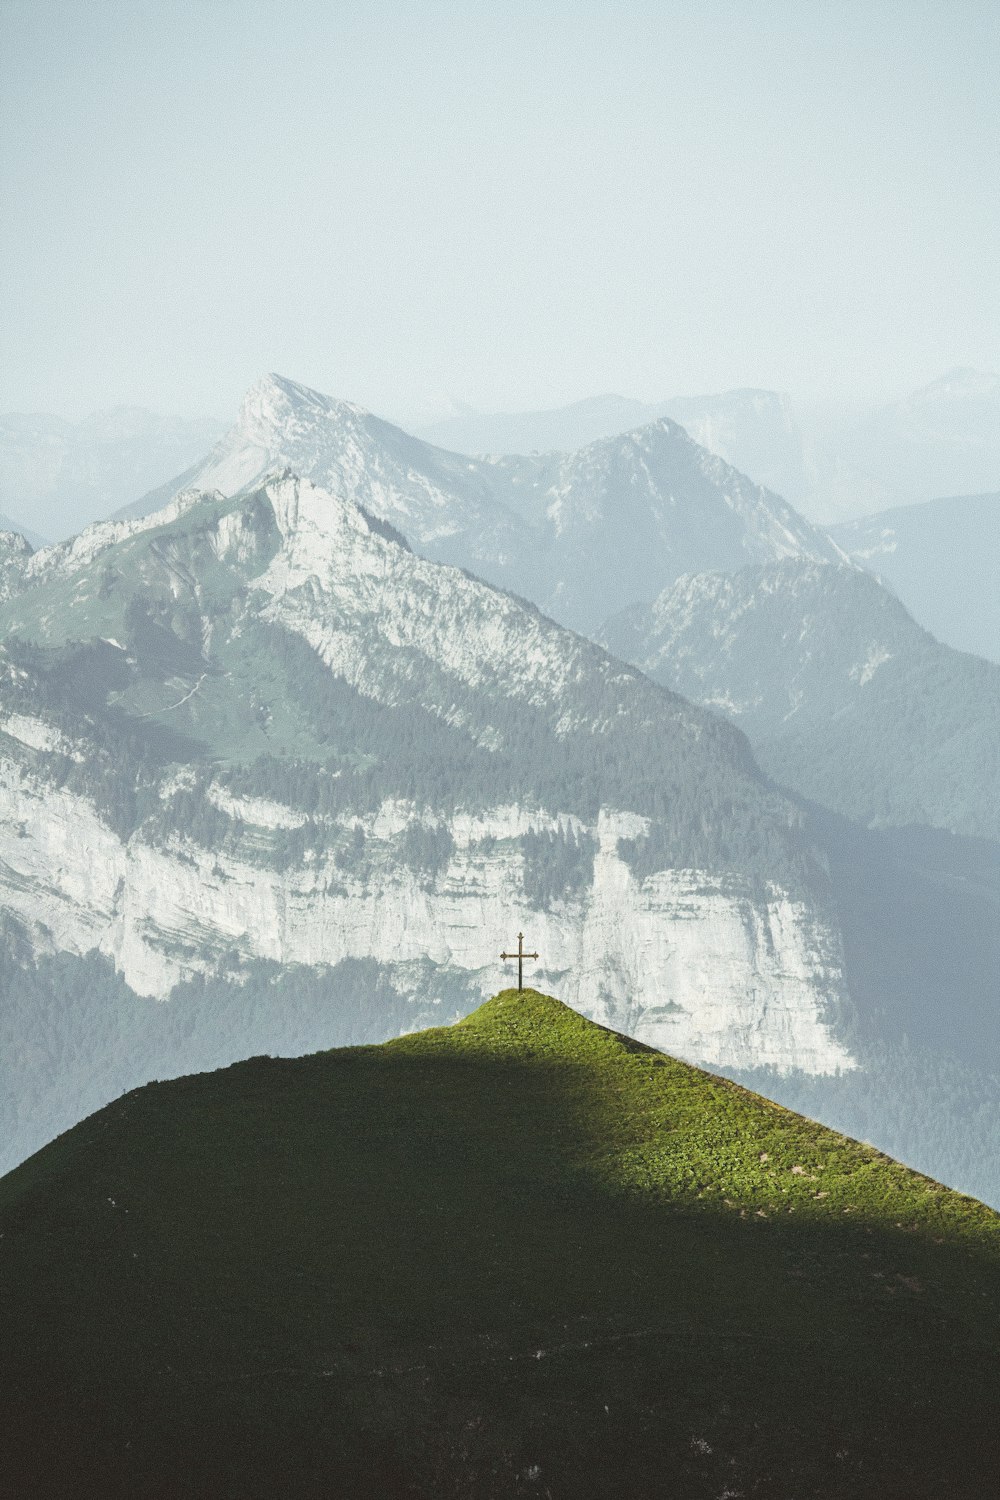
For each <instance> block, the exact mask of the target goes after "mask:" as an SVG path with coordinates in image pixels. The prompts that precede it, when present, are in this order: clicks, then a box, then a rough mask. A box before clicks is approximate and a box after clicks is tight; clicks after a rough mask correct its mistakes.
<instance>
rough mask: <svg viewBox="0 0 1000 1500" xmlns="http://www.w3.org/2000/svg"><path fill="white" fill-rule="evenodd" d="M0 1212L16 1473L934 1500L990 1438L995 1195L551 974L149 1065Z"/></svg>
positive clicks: (276, 1484)
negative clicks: (731, 1073)
mask: <svg viewBox="0 0 1000 1500" xmlns="http://www.w3.org/2000/svg"><path fill="white" fill-rule="evenodd" d="M0 1233H2V1239H0V1278H2V1295H3V1298H4V1306H5V1336H4V1340H3V1343H2V1347H0V1361H2V1363H3V1366H4V1375H5V1377H6V1378H5V1388H6V1390H7V1391H8V1393H9V1394H8V1404H7V1413H6V1424H5V1425H6V1434H5V1441H6V1447H7V1458H8V1463H14V1464H16V1465H19V1466H22V1467H23V1469H24V1472H25V1473H26V1474H28V1475H29V1476H30V1487H29V1488H28V1489H27V1490H25V1491H24V1492H26V1493H32V1494H36V1495H45V1494H80V1493H94V1494H101V1495H129V1496H137V1495H138V1496H154V1495H156V1496H161V1495H170V1496H179V1495H192V1496H194V1495H198V1496H203V1495H212V1496H233V1497H236V1496H241V1497H243V1496H261V1497H263V1496H268V1497H270V1496H274V1495H278V1494H282V1495H309V1496H320V1495H323V1496H331V1495H337V1496H341V1495H342V1496H352V1497H354V1496H362V1495H364V1496H367V1495H372V1496H375V1495H379V1496H385V1495H411V1496H428V1497H430V1496H435V1497H436V1496H441V1495H452V1496H463V1497H464V1496H484V1497H486V1496H490V1497H493V1496H495V1497H500V1496H504V1497H507V1496H513V1495H537V1496H540V1497H544V1496H546V1495H548V1496H552V1497H563V1496H565V1497H572V1500H588V1497H594V1500H596V1497H599V1496H600V1497H605V1496H610V1495H619V1494H623V1495H628V1496H650V1497H652V1496H673V1495H676V1496H683V1497H685V1500H687V1497H691V1500H700V1497H706V1500H707V1497H712V1500H718V1497H719V1496H720V1495H723V1494H727V1495H729V1496H774V1497H787V1500H793V1497H799V1496H827V1495H829V1496H843V1497H845V1500H846V1497H857V1496H872V1497H875V1496H878V1497H880V1500H882V1497H899V1500H903V1497H906V1500H914V1497H921V1496H927V1497H930V1496H936V1497H939V1496H944V1495H947V1496H949V1497H963V1496H969V1497H972V1496H974V1495H975V1496H982V1495H985V1494H987V1493H990V1492H991V1488H990V1487H991V1485H992V1483H993V1480H994V1479H995V1475H996V1472H997V1464H998V1461H1000V1446H998V1434H997V1424H996V1421H995V1415H996V1410H997V1404H998V1397H1000V1376H998V1368H1000V1367H998V1361H997V1359H996V1355H997V1343H998V1339H997V1331H998V1324H1000V1277H998V1274H997V1273H998V1269H1000V1220H998V1218H997V1216H996V1215H995V1214H993V1213H991V1212H990V1211H989V1210H987V1209H985V1208H984V1207H983V1206H982V1205H981V1204H977V1203H975V1202H974V1201H973V1200H970V1199H966V1198H962V1197H961V1196H960V1195H958V1194H955V1193H953V1192H950V1191H948V1190H947V1189H945V1188H942V1187H941V1186H939V1185H938V1184H936V1183H934V1182H932V1181H930V1180H929V1179H927V1178H923V1177H920V1176H919V1175H917V1174H915V1173H913V1172H910V1171H908V1170H907V1169H906V1168H904V1167H901V1166H899V1165H898V1164H896V1163H894V1162H892V1161H889V1160H888V1159H886V1158H885V1157H883V1156H881V1155H879V1153H877V1152H875V1151H874V1150H871V1149H870V1148H868V1147H865V1146H861V1145H858V1144H857V1143H855V1142H852V1141H849V1140H847V1139H846V1138H844V1137H842V1136H838V1135H836V1134H834V1133H833V1132H831V1131H829V1130H826V1129H824V1128H822V1127H821V1126H819V1125H816V1124H814V1123H813V1122H811V1121H808V1120H805V1119H803V1118H801V1117H799V1116H796V1115H793V1114H790V1113H789V1112H788V1111H787V1110H785V1109H783V1108H781V1107H780V1106H778V1105H773V1104H770V1103H768V1102H767V1101H765V1100H763V1099H760V1098H759V1097H757V1096H755V1095H753V1094H750V1093H748V1092H746V1091H745V1090H743V1089H741V1088H739V1087H738V1086H737V1085H735V1084H733V1083H730V1082H728V1081H727V1080H724V1079H720V1078H715V1077H712V1076H711V1075H708V1074H706V1073H703V1072H701V1071H699V1070H698V1069H695V1068H692V1067H689V1066H687V1065H685V1064H682V1063H680V1062H677V1061H675V1060H673V1059H671V1058H668V1057H665V1056H663V1055H662V1054H659V1053H655V1052H653V1051H651V1050H649V1049H648V1048H645V1047H643V1046H641V1045H640V1044H638V1043H636V1042H634V1041H631V1040H629V1039H626V1038H623V1037H620V1036H617V1035H616V1034H614V1033H612V1032H608V1031H606V1030H603V1029H602V1028H600V1027H597V1026H594V1025H593V1024H592V1023H590V1022H588V1021H586V1020H584V1019H583V1018H581V1017H580V1016H578V1015H576V1014H575V1013H574V1012H573V1011H571V1010H569V1009H567V1008H566V1007H565V1006H562V1005H560V1004H559V1002H558V1001H556V1000H553V999H551V998H550V997H547V996H544V995H540V994H538V993H536V992H534V991H526V992H525V993H524V994H523V995H519V994H518V993H517V992H516V991H505V992H503V993H502V994H501V995H499V996H497V997H496V998H495V999H494V1000H493V1001H490V1002H489V1003H488V1004H486V1005H485V1006H482V1007H481V1008H480V1009H479V1010H478V1011H477V1012H475V1013H474V1014H473V1015H471V1016H470V1017H468V1018H467V1019H466V1020H464V1021H462V1022H459V1023H458V1024H456V1025H454V1026H451V1027H447V1028H442V1029H437V1030H432V1031H427V1032H423V1033H419V1034H416V1035H412V1036H407V1037H402V1038H400V1039H398V1040H396V1041H393V1042H390V1043H386V1044H384V1045H382V1046H378V1047H359V1048H350V1049H346V1050H343V1051H339V1052H332V1053H320V1054H316V1055H314V1056H312V1057H308V1058H302V1059H299V1060H297V1061H294V1062H291V1061H278V1060H272V1059H266V1058H258V1059H254V1060H252V1061H250V1062H247V1063H241V1064H237V1065H236V1066H234V1067H231V1068H229V1069H227V1070H225V1071H224V1072H221V1073H217V1074H207V1075H201V1076H198V1077H192V1078H186V1079H181V1080H179V1081H177V1082H175V1083H171V1084H161V1085H153V1086H149V1087H147V1088H144V1089H141V1090H138V1091H137V1092H135V1093H133V1094H130V1095H127V1096H125V1097H124V1098H123V1099H121V1100H119V1101H118V1102H117V1103H115V1104H113V1105H111V1106H109V1107H108V1108H107V1109H105V1110H102V1111H101V1112H100V1113H99V1114H97V1115H94V1116H92V1117H91V1118H90V1119H89V1120H87V1121H85V1122H84V1123H83V1124H82V1125H80V1126H78V1127H76V1128H75V1129H74V1130H72V1131H70V1132H69V1133H68V1134H67V1135H65V1136H63V1137H61V1138H60V1139H59V1140H57V1141H55V1142H54V1143H53V1144H52V1145H50V1146H48V1147H46V1148H45V1149H44V1150H43V1151H41V1152H39V1153H38V1154H37V1155H36V1156H35V1157H33V1158H32V1159H31V1160H30V1161H28V1162H26V1163H25V1164H24V1165H23V1166H22V1167H20V1168H18V1169H17V1170H16V1171H15V1172H13V1173H11V1174H10V1175H9V1176H8V1177H7V1178H5V1179H4V1180H3V1181H2V1182H0ZM8 1472H10V1470H8Z"/></svg>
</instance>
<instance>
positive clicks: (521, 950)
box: [500, 932, 538, 990]
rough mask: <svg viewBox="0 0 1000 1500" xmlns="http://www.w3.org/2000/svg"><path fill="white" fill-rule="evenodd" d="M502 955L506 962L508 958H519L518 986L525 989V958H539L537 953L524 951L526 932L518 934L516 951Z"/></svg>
mask: <svg viewBox="0 0 1000 1500" xmlns="http://www.w3.org/2000/svg"><path fill="white" fill-rule="evenodd" d="M500 957H501V958H502V959H503V961H504V963H506V962H507V960H508V959H511V958H516V959H517V987H518V989H519V990H523V989H524V960H525V959H526V958H537V957H538V954H537V953H525V951H524V933H523V932H519V933H518V935H517V952H516V953H501V955H500Z"/></svg>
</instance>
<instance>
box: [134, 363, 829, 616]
mask: <svg viewBox="0 0 1000 1500" xmlns="http://www.w3.org/2000/svg"><path fill="white" fill-rule="evenodd" d="M286 467H287V468H289V469H291V470H292V471H293V472H295V473H297V474H300V475H302V476H304V477H306V478H309V479H312V480H313V481H314V482H315V483H317V484H320V485H322V486H323V487H324V488H326V489H329V490H330V491H331V492H332V493H334V494H336V495H339V496H342V497H344V498H349V499H353V500H355V501H357V502H358V503H359V504H361V505H363V506H364V507H365V508H366V510H368V511H370V512H371V513H372V514H374V515H377V516H379V517H381V518H382V519H383V520H385V521H387V522H388V523H389V524H391V525H392V526H394V527H396V528H398V530H400V531H401V532H402V533H403V534H404V535H405V536H406V538H407V540H408V541H409V542H410V543H411V545H412V546H414V547H415V548H417V549H418V550H419V551H420V552H422V553H423V554H424V555H426V556H428V557H431V558H434V559H435V560H437V561H442V562H449V563H457V564H459V565H460V566H463V567H468V568H470V569H472V570H473V571H474V572H476V573H477V574H478V575H479V576H481V577H483V578H485V579H487V580H488V581H489V582H491V583H494V584H496V585H498V586H499V587H501V588H510V589H513V590H515V591H516V592H518V593H519V594H523V595H526V596H527V597H528V598H530V599H532V600H534V602H535V603H536V604H538V605H539V606H540V607H542V608H543V609H545V610H546V611H547V612H548V613H550V614H552V615H553V617H554V618H556V619H558V620H559V621H560V622H561V623H562V624H565V625H569V626H570V627H571V628H573V629H578V630H583V631H588V630H592V629H595V628H596V627H597V626H598V625H599V624H600V623H601V621H602V620H603V619H604V618H605V617H606V616H607V615H608V613H610V611H611V610H612V609H613V608H615V607H616V606H619V607H620V606H621V605H622V604H623V603H629V602H633V601H637V600H641V599H644V598H645V599H648V598H651V597H652V596H653V595H654V594H655V593H657V592H659V590H660V589H661V588H662V587H663V586H664V584H665V583H667V582H669V581H672V580H673V579H674V578H676V577H678V576H679V575H680V574H682V573H684V572H690V571H693V570H695V569H698V570H704V569H706V568H721V569H729V568H734V567H739V566H741V565H743V564H745V563H747V562H751V561H765V560H766V561H770V560H773V559H774V558H776V557H785V556H789V555H792V556H805V557H810V558H817V559H820V558H822V559H831V558H837V559H839V558H840V556H841V554H840V552H839V550H838V549H837V547H836V546H835V544H834V543H832V542H831V541H830V539H829V537H827V536H826V534H825V533H824V532H821V531H819V530H817V529H816V528H815V527H813V526H811V525H810V524H809V523H808V522H807V521H805V520H803V518H802V517H801V516H799V515H798V514H797V513H796V512H795V511H794V510H793V509H792V507H791V506H789V505H788V504H787V503H786V502H785V501H783V500H781V499H780V498H779V497H778V496H777V495H773V494H771V493H769V492H768V491H767V490H764V489H762V488H761V487H760V486H759V485H756V484H754V483H753V482H752V481H750V480H748V479H746V478H745V477H744V476H743V475H741V474H739V473H738V472H737V471H736V470H734V469H732V468H731V467H730V466H729V465H727V464H725V463H724V462H723V461H721V460H720V459H718V458H715V457H713V456H712V455H711V454H709V453H708V452H706V451H705V450H704V449H702V448H700V447H699V446H698V445H697V444H696V443H694V442H693V441H692V440H691V439H690V438H689V437H688V435H687V434H686V433H685V432H684V430H683V429H682V428H680V427H679V426H677V424H676V423H673V422H671V421H669V419H666V418H664V419H661V420H659V421H657V422H654V423H653V424H652V425H649V426H646V427H642V428H639V429H637V430H635V431H633V432H630V433H627V434H625V435H622V436H618V437H613V438H608V439H604V440H601V441H598V442H595V443H592V444H590V445H588V446H587V447H584V448H581V449H579V450H578V451H577V452H575V453H571V454H558V453H556V454H542V455H536V456H533V457H522V456H517V455H513V456H507V457H503V458H497V459H469V458H467V457H465V456H463V455H459V454H456V453H448V452H445V451H444V450H443V449H439V448H433V447H431V446H430V445H429V444H427V443H423V442H421V441H420V440H419V439H417V438H413V437H410V436H408V435H407V434H406V433H404V432H403V431H402V430H401V429H399V428H396V427H392V426H391V425H390V424H389V423H387V422H383V421H382V420H381V419H380V418H378V417H374V416H372V415H371V414H370V413H368V412H365V411H364V410H363V409H362V408H360V407H357V406H354V405H352V404H350V403H348V402H343V401H336V400H334V399H332V398H331V397H328V396H322V395H320V394H318V393H317V392H315V391H310V390H308V389H307V388H306V387H304V386H300V385H296V384H295V383H294V382H293V381H289V380H286V379H284V378H282V377H279V376H275V375H271V376H268V377H266V378H265V379H263V380H262V381H260V382H258V384H257V385H256V386H255V387H254V388H253V389H252V390H251V391H250V392H249V393H248V395H247V397H246V398H245V400H244V403H243V407H242V409H241V413H240V419H239V422H238V423H237V425H236V426H235V427H234V428H233V429H232V431H231V432H230V433H228V434H227V435H226V437H225V438H224V439H223V440H222V441H221V442H220V443H219V444H218V445H217V446H216V448H215V449H214V450H213V452H212V453H211V454H210V455H209V456H208V457H207V458H206V459H205V460H204V462H203V463H201V464H200V465H196V466H195V467H194V468H193V469H190V470H188V471H187V472H186V473H185V474H184V475H182V476H181V477H180V479H179V480H178V481H177V482H176V484H175V486H173V487H170V486H165V487H162V488H161V489H159V490H157V491H156V492H155V493H154V494H152V495H150V496H148V497H146V498H145V499H144V500H142V501H139V502H137V503H136V504H134V505H133V506H130V507H128V508H127V510H126V511H125V512H123V513H122V514H123V515H129V516H140V515H142V514H145V513H146V512H147V511H148V510H151V509H153V508H156V507H159V506H162V505H163V504H166V503H168V502H169V501H170V500H171V499H173V498H175V496H176V495H177V494H180V493H182V492H183V490H184V489H186V488H191V487H194V488H197V489H200V490H206V491H213V490H219V491H221V492H222V493H223V494H226V495H231V494H233V493H235V492H236V491H238V490H239V489H241V488H243V487H245V486H247V485H250V484H252V483H256V482H259V481H260V480H261V479H262V478H263V477H264V476H265V475H266V474H268V473H270V472H273V471H274V470H275V469H281V468H286Z"/></svg>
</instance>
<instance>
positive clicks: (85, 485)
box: [0, 406, 223, 539]
mask: <svg viewBox="0 0 1000 1500" xmlns="http://www.w3.org/2000/svg"><path fill="white" fill-rule="evenodd" d="M222 431H223V424H222V423H220V422H217V421H215V420H214V419H211V418H205V417H198V418H194V419H185V418H181V417H164V416H159V415H158V414H156V413H154V412H150V411H146V410H145V409H143V408H141V407H124V406H123V407H118V408H116V409H115V410H114V411H106V412H95V413H94V414H92V415H91V416H89V417H85V418H84V419H83V420H82V421H80V422H68V421H65V420H64V419H62V418H60V417H53V416H47V415H41V414H28V415H25V414H22V413H17V412H12V413H7V414H4V415H0V506H2V508H3V510H5V511H7V512H8V513H9V514H11V515H13V516H16V517H23V518H25V519H30V522H31V523H32V524H33V525H37V526H38V527H39V529H40V530H41V531H42V532H44V534H45V535H46V536H50V537H55V538H57V539H59V538H62V537H66V536H72V535H75V534H76V533H77V532H79V531H81V530H82V529H83V528H84V527H85V526H87V525H89V524H90V523H91V522H93V521H96V520H102V519H103V518H104V517H105V516H107V515H108V514H109V513H110V512H111V511H113V510H115V509H117V508H118V507H119V506H121V505H123V504H125V503H126V501H129V500H131V499H134V497H135V496H136V495H137V494H141V493H142V492H143V491H144V490H148V489H149V488H150V487H151V486H152V485H154V484H157V483H162V482H163V481H164V480H166V479H167V478H169V476H170V475H171V474H176V473H177V472H178V470H179V469H183V468H187V467H188V465H190V464H191V463H193V462H194V460H195V459H196V458H197V457H198V456H199V454H201V453H203V452H204V451H205V447H206V445H208V444H210V443H213V442H214V441H215V440H216V438H217V437H218V436H219V434H220V433H221V432H222ZM16 526H17V530H19V531H20V530H23V529H24V526H23V522H21V521H18V522H17V523H16Z"/></svg>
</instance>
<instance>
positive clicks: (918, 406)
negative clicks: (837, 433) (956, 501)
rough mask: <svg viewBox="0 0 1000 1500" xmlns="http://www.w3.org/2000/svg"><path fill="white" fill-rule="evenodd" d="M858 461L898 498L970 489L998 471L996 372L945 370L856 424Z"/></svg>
mask: <svg viewBox="0 0 1000 1500" xmlns="http://www.w3.org/2000/svg"><path fill="white" fill-rule="evenodd" d="M852 447H853V450H854V456H855V461H856V462H857V464H858V466H859V467H861V468H863V469H865V470H866V471H867V472H869V473H871V474H872V475H873V476H874V477H875V478H876V479H878V480H880V481H881V482H882V483H884V484H886V485H889V486H891V487H892V489H893V490H894V491H895V493H896V494H897V495H899V497H900V499H904V498H905V499H909V500H932V499H933V498H934V497H935V496H936V495H948V494H974V493H978V492H982V491H986V490H994V489H996V487H997V483H998V476H1000V375H997V374H992V373H986V372H982V371H978V370H968V369H957V370H951V371H949V372H948V374H946V375H943V376H941V377H940V379H938V380H935V381H932V382H931V384H930V385H927V386H924V387H923V388H922V389H921V390H918V391H914V392H913V394H912V395H910V396H907V397H906V398H905V399H904V400H902V401H898V402H895V403H893V404H892V405H889V406H886V407H883V408H881V409H880V410H879V411H877V412H875V413H874V414H873V415H872V416H871V417H870V418H868V419H867V420H866V421H862V422H860V423H858V424H857V426H856V428H855V431H854V432H853V434H852Z"/></svg>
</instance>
